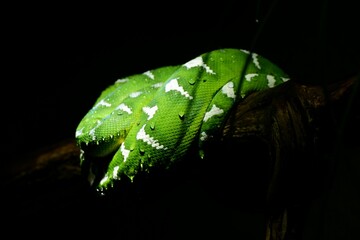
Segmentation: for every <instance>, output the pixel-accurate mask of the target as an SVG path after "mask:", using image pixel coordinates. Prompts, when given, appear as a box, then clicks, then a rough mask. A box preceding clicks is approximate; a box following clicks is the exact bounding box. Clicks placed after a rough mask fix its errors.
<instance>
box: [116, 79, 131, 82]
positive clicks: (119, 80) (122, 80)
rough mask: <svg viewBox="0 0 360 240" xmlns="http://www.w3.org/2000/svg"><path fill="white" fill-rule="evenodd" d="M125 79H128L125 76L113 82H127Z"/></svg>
mask: <svg viewBox="0 0 360 240" xmlns="http://www.w3.org/2000/svg"><path fill="white" fill-rule="evenodd" d="M127 81H129V79H127V78H121V79H118V80H116V81H115V83H125V82H127Z"/></svg>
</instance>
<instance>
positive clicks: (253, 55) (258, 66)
mask: <svg viewBox="0 0 360 240" xmlns="http://www.w3.org/2000/svg"><path fill="white" fill-rule="evenodd" d="M251 56H252V59H253V63H254V64H255V66H256V67H257V68H258V69H261V66H260V63H259V59H258V55H257V54H256V53H253V54H252V55H251Z"/></svg>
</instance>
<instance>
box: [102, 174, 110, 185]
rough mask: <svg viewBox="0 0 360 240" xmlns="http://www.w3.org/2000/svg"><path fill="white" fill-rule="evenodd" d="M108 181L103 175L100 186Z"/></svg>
mask: <svg viewBox="0 0 360 240" xmlns="http://www.w3.org/2000/svg"><path fill="white" fill-rule="evenodd" d="M108 179H109V178H108V176H106V175H105V176H104V177H103V178H102V179H101V181H100V185H103V184H104V183H105V182H106V181H107V180H108Z"/></svg>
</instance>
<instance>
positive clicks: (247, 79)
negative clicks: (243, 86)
mask: <svg viewBox="0 0 360 240" xmlns="http://www.w3.org/2000/svg"><path fill="white" fill-rule="evenodd" d="M257 75H258V74H257V73H249V74H246V75H245V80H246V81H248V82H250V81H251V79H252V78H254V77H256V76H257Z"/></svg>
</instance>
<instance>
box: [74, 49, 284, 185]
mask: <svg viewBox="0 0 360 240" xmlns="http://www.w3.org/2000/svg"><path fill="white" fill-rule="evenodd" d="M287 80H289V77H288V75H287V74H286V73H285V72H284V71H283V70H282V69H281V68H279V67H278V66H277V65H275V64H274V63H272V62H270V61H269V60H268V59H266V58H264V57H262V56H260V55H258V54H256V53H251V52H249V51H246V50H242V49H219V50H214V51H211V52H208V53H204V54H201V55H200V56H198V57H195V58H194V59H192V60H190V61H188V62H186V63H184V64H182V65H178V66H166V67H161V68H157V69H154V70H150V71H146V72H144V73H142V74H135V75H132V76H129V77H126V78H121V79H118V80H117V81H115V83H114V84H113V85H111V86H109V87H108V88H106V89H105V90H103V91H102V93H101V94H100V96H99V97H98V99H97V100H96V102H95V104H94V105H93V107H92V108H91V109H90V111H89V112H88V113H87V114H86V115H85V116H84V117H83V119H82V120H81V121H80V123H79V125H78V127H77V129H76V134H75V137H76V141H77V144H78V145H79V147H80V150H81V155H80V164H81V166H82V167H84V166H86V168H87V172H88V180H89V182H90V184H91V185H94V186H95V187H96V188H97V190H100V191H104V190H106V189H108V188H110V187H111V186H113V184H114V182H115V181H119V180H121V179H123V178H129V179H130V180H131V181H133V179H134V177H135V178H136V176H137V174H138V173H139V172H150V171H151V169H152V168H153V167H160V168H163V169H167V168H169V167H171V166H172V165H173V163H175V162H177V161H179V160H181V158H182V157H183V156H184V155H185V154H186V153H187V151H188V150H189V149H190V147H191V146H195V147H196V148H197V149H198V153H199V157H200V158H203V159H204V158H206V144H207V143H209V142H210V141H212V140H214V136H215V135H216V133H217V132H219V130H221V128H222V126H223V123H224V122H225V120H226V118H227V117H228V116H229V113H230V111H231V109H232V107H233V106H234V105H235V104H236V103H237V102H238V101H241V100H242V99H243V98H245V97H246V96H247V95H248V94H249V93H251V92H254V91H260V90H264V89H267V88H272V87H274V86H276V85H278V84H281V83H283V82H285V81H287ZM104 158H109V160H108V164H107V165H106V166H105V168H104V169H105V170H104V171H99V167H98V165H101V163H100V162H99V161H97V160H96V159H104Z"/></svg>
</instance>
